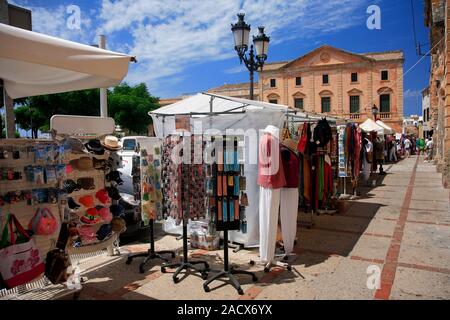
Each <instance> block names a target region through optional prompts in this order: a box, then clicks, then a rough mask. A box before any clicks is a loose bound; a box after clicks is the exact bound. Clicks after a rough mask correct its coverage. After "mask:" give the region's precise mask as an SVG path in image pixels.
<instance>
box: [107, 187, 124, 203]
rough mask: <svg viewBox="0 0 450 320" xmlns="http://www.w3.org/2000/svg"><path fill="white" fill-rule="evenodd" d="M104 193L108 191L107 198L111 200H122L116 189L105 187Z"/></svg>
mask: <svg viewBox="0 0 450 320" xmlns="http://www.w3.org/2000/svg"><path fill="white" fill-rule="evenodd" d="M106 191H108V195H109V197H110V198H111V199H113V200H120V199H121V198H122V197H121V195H120V193H119V190H117V188H116V187H112V186H111V187H106Z"/></svg>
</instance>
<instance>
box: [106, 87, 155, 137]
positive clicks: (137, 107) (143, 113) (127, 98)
mask: <svg viewBox="0 0 450 320" xmlns="http://www.w3.org/2000/svg"><path fill="white" fill-rule="evenodd" d="M157 108H159V104H158V98H156V97H153V96H152V95H150V93H149V92H148V89H147V86H146V85H145V84H144V83H141V84H138V85H136V86H134V87H130V86H129V85H128V84H126V83H123V84H121V85H119V86H117V87H115V88H114V89H113V90H112V91H110V92H108V111H109V116H110V117H113V118H114V120H115V121H116V123H117V124H119V125H120V126H122V127H123V128H125V129H127V130H129V131H130V133H136V134H144V133H146V132H147V127H148V125H149V124H150V123H151V118H150V116H149V115H148V112H149V111H152V110H155V109H157Z"/></svg>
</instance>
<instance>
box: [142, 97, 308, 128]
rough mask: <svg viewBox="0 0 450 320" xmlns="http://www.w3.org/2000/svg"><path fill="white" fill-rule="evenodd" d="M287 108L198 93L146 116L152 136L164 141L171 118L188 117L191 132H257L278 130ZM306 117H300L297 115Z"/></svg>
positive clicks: (172, 120) (171, 124) (172, 125)
mask: <svg viewBox="0 0 450 320" xmlns="http://www.w3.org/2000/svg"><path fill="white" fill-rule="evenodd" d="M286 112H288V107H287V106H283V105H278V104H272V103H267V102H261V101H252V100H247V99H239V98H232V97H225V96H220V95H215V94H209V93H199V94H196V95H194V96H192V97H189V98H186V99H184V100H181V101H178V102H176V103H174V104H171V105H168V106H165V107H162V108H159V109H157V110H155V111H152V112H149V115H150V116H151V117H152V118H153V124H154V128H155V133H156V136H158V137H164V136H167V135H169V134H171V133H173V132H175V131H176V130H175V115H190V116H191V118H192V121H191V132H193V133H203V132H204V131H205V130H207V129H217V130H219V131H220V132H222V133H225V130H227V129H243V130H244V131H245V130H247V129H250V128H251V129H255V130H261V129H264V128H265V127H266V126H268V125H274V126H276V127H279V128H282V127H283V124H284V121H285V119H286ZM297 115H300V116H301V115H303V116H304V117H305V118H307V117H308V116H307V115H306V114H304V113H301V112H300V113H297Z"/></svg>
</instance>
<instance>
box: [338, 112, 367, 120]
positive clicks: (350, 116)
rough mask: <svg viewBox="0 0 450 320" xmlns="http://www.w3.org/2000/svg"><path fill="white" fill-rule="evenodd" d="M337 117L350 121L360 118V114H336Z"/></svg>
mask: <svg viewBox="0 0 450 320" xmlns="http://www.w3.org/2000/svg"><path fill="white" fill-rule="evenodd" d="M336 115H337V116H341V117H344V118H346V119H351V120H359V119H361V117H362V114H361V113H359V112H358V113H343V114H342V113H341V114H336Z"/></svg>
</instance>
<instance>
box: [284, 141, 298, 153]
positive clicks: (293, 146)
mask: <svg viewBox="0 0 450 320" xmlns="http://www.w3.org/2000/svg"><path fill="white" fill-rule="evenodd" d="M281 144H282V145H283V146H285V147H286V148H288V149H289V150H291V151H293V152H297V145H298V142H297V141H295V140H294V139H291V138H288V139H284V140H283V141H282V142H281Z"/></svg>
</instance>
